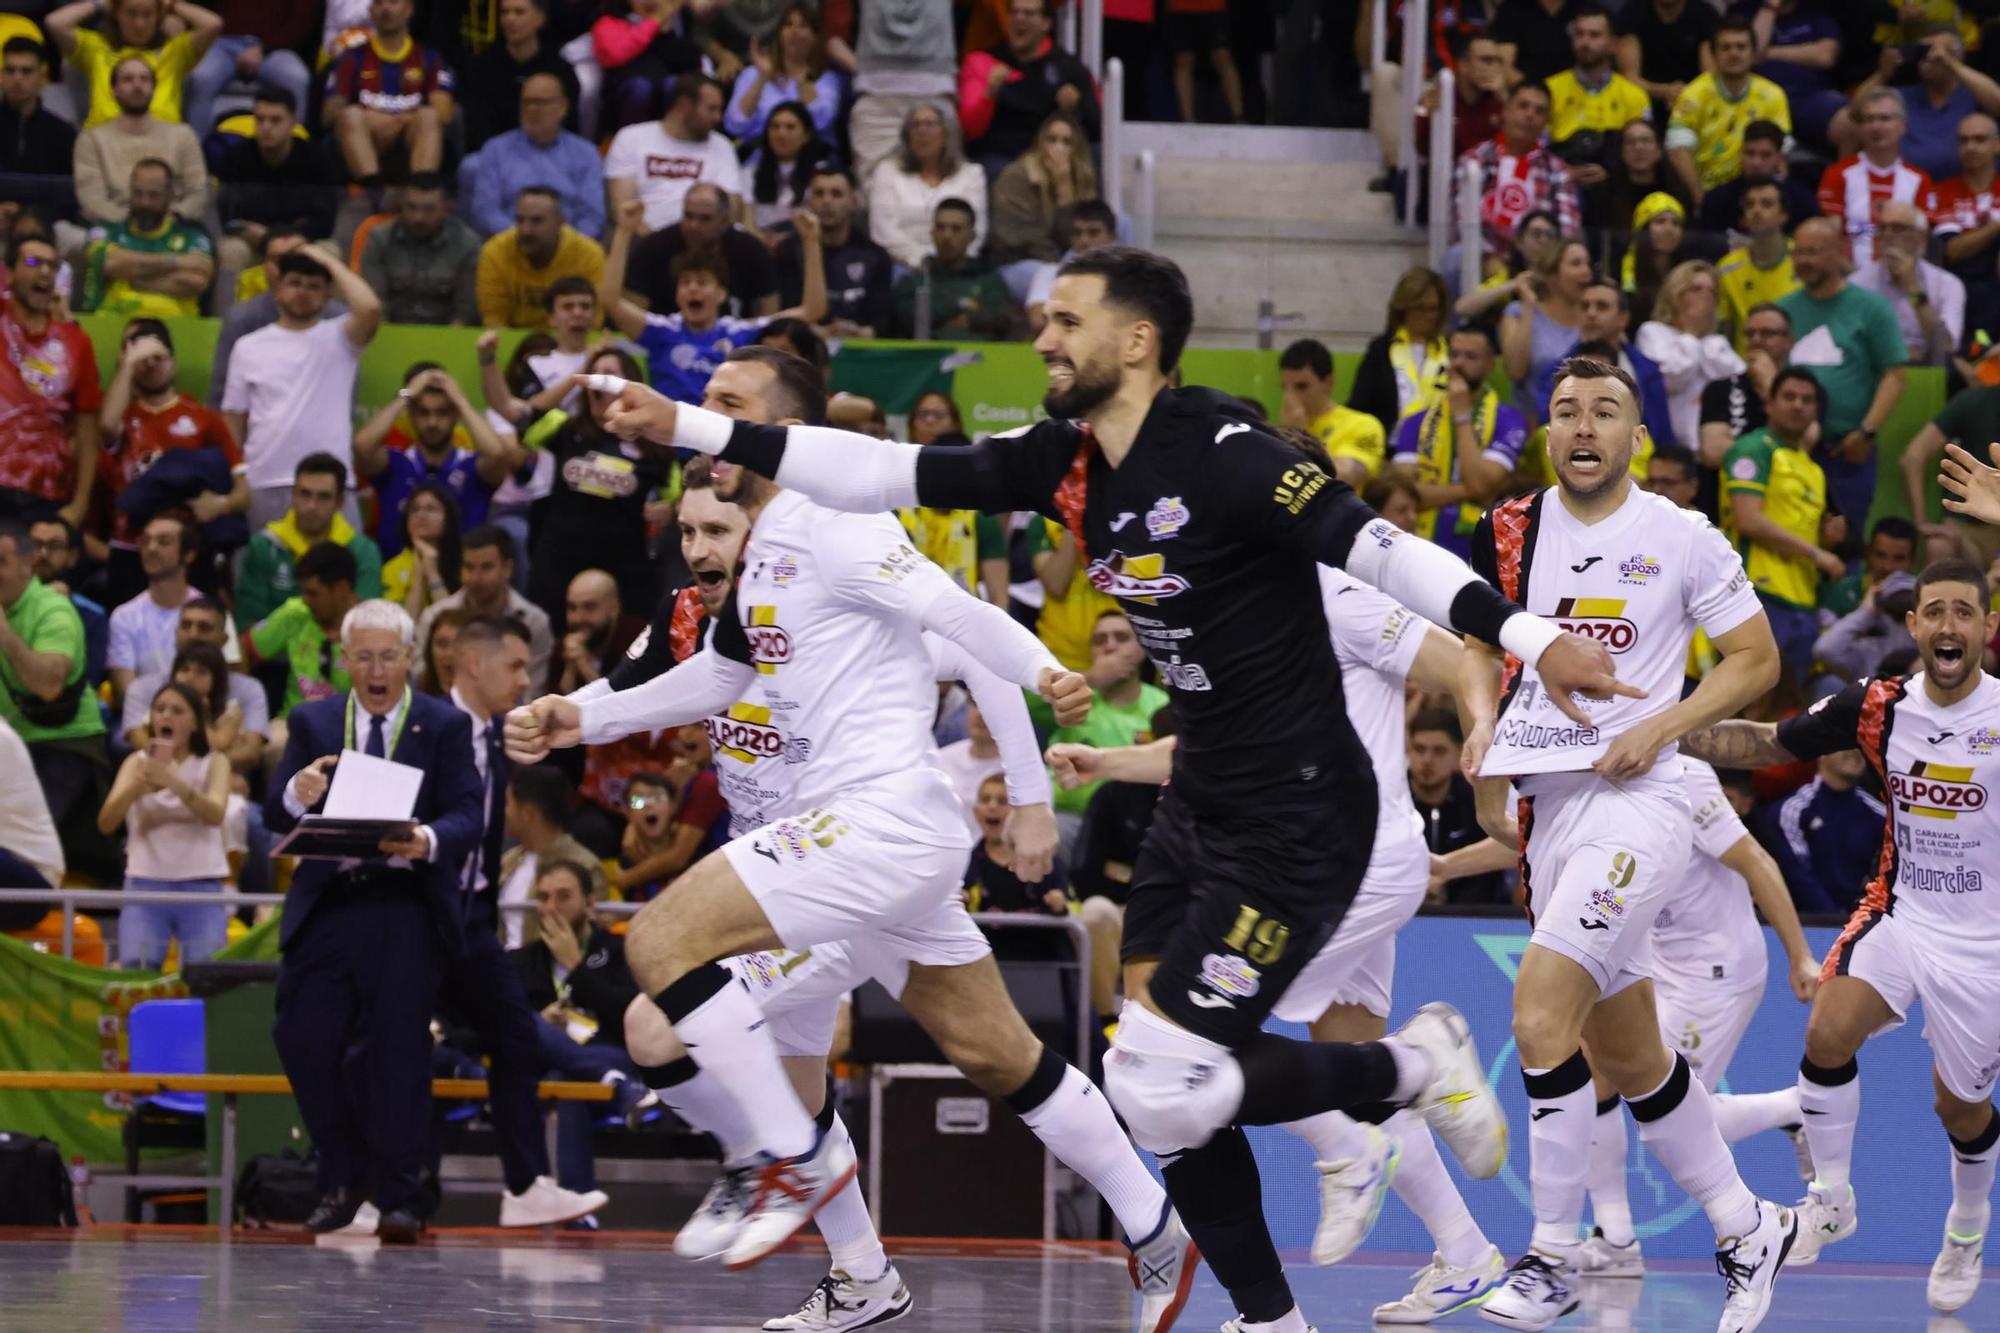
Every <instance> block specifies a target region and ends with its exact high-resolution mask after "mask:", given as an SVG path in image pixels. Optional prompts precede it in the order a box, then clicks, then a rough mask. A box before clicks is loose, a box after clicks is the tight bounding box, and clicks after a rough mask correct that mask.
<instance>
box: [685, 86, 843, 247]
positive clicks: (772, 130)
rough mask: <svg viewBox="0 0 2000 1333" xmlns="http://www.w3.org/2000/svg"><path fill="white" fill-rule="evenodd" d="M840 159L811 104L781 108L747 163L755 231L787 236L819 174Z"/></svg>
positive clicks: (748, 199)
mask: <svg viewBox="0 0 2000 1333" xmlns="http://www.w3.org/2000/svg"><path fill="white" fill-rule="evenodd" d="M837 159H838V154H837V153H836V152H835V150H834V147H833V145H832V144H830V143H828V142H827V141H826V140H824V139H822V138H820V137H819V132H818V131H817V130H815V129H814V128H813V122H812V113H811V112H809V111H808V110H807V109H806V105H805V103H803V102H780V103H778V105H776V106H774V107H772V108H771V114H770V115H769V116H767V117H766V118H765V120H764V129H763V131H762V132H761V133H760V134H759V135H758V138H757V146H756V148H755V149H753V150H752V152H751V154H750V156H749V157H748V158H746V159H745V160H744V163H743V167H744V170H745V172H747V173H748V181H749V193H748V195H747V197H746V198H745V200H744V202H745V203H746V204H747V205H748V206H749V209H750V225H751V226H752V227H754V228H755V229H756V230H757V231H758V232H760V233H762V234H763V235H764V236H765V238H766V239H767V240H773V241H775V240H776V238H777V237H778V236H779V235H780V234H783V233H785V232H787V231H788V229H789V228H790V227H791V224H792V214H793V213H795V212H797V211H798V210H799V209H800V208H803V207H804V206H805V202H806V191H807V189H808V187H809V186H810V185H811V183H812V177H813V173H814V172H815V171H817V170H819V169H820V168H821V167H824V166H830V165H834V164H835V163H836V161H837ZM845 169H846V168H844V167H843V168H842V170H845ZM683 218H685V214H683Z"/></svg>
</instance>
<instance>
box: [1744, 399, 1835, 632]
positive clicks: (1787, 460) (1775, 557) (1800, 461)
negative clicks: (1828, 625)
mask: <svg viewBox="0 0 2000 1333" xmlns="http://www.w3.org/2000/svg"><path fill="white" fill-rule="evenodd" d="M1722 487H1723V495H1724V497H1725V500H1726V498H1727V497H1728V496H1731V495H1754V496H1756V497H1757V498H1758V499H1760V500H1762V501H1763V502H1764V515H1765V517H1767V518H1769V519H1770V520H1771V521H1772V522H1773V523H1776V524H1777V525H1778V526H1779V527H1781V528H1783V529H1784V530H1785V531H1786V532H1789V533H1791V534H1792V535H1793V536H1794V537H1797V538H1799V539H1800V540H1801V541H1804V542H1806V543H1807V544H1808V545H1811V546H1818V545H1819V535H1820V533H1819V527H1820V520H1821V519H1823V518H1825V517H1826V473H1825V472H1824V471H1823V470H1822V469H1821V468H1820V465H1819V464H1818V463H1817V462H1815V461H1813V457H1812V455H1811V454H1808V453H1806V452H1805V451H1804V450H1802V449H1794V448H1793V447H1792V446H1791V445H1789V444H1786V443H1785V442H1784V441H1782V440H1780V439H1779V438H1778V437H1777V436H1775V435H1773V434H1772V433H1771V432H1770V430H1769V429H1768V428H1766V429H1760V430H1753V431H1751V432H1750V433H1749V434H1748V435H1745V436H1744V437H1743V438H1742V439H1740V440H1738V441H1737V442H1736V443H1735V444H1733V445H1731V446H1730V448H1729V453H1728V454H1727V455H1725V456H1724V458H1723V460H1722ZM1722 519H1723V522H1722V530H1723V531H1724V532H1726V533H1728V534H1729V536H1730V537H1731V538H1732V539H1733V540H1734V541H1735V542H1736V549H1737V551H1738V553H1739V554H1741V555H1742V557H1743V567H1744V568H1745V569H1746V570H1748V571H1749V573H1750V582H1751V584H1752V585H1753V586H1754V587H1755V588H1756V589H1757V591H1758V592H1760V593H1763V594H1764V595H1765V596H1767V597H1771V598H1775V599H1776V600H1778V601H1780V602H1783V603H1785V604H1786V605H1787V606H1795V607H1798V608H1800V609H1801V610H1806V611H1810V610H1812V609H1813V608H1814V607H1815V606H1817V605H1818V604H1819V566H1818V565H1816V564H1814V563H1813V562H1812V559H1811V558H1810V557H1809V556H1803V555H1781V554H1779V553H1778V552H1776V551H1773V550H1771V549H1770V548H1769V547H1766V546H1757V545H1754V544H1752V543H1751V542H1750V541H1748V540H1746V539H1745V538H1744V537H1742V536H1741V535H1740V534H1738V533H1737V531H1736V524H1735V522H1734V521H1733V516H1732V512H1731V510H1730V507H1729V506H1728V505H1727V504H1726V503H1725V504H1724V506H1723V510H1722Z"/></svg>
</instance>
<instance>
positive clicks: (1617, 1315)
mask: <svg viewBox="0 0 2000 1333" xmlns="http://www.w3.org/2000/svg"><path fill="white" fill-rule="evenodd" d="M890 1248H891V1251H892V1253H894V1254H895V1255H896V1256H897V1264H898V1267H899V1268H900V1269H901V1270H902V1273H903V1276H904V1278H905V1279H906V1281H907V1282H908V1283H909V1285H910V1288H911V1290H912V1291H913V1292H914V1294H915V1295H916V1298H917V1309H916V1312H915V1313H913V1314H911V1315H910V1316H909V1317H907V1318H905V1319H903V1320H900V1321H898V1322H897V1323H896V1324H895V1325H894V1327H895V1328H896V1329H897V1330H898V1331H899V1333H904V1331H906V1330H907V1333H917V1330H952V1331H953V1333H1040V1331H1041V1330H1062V1331H1064V1333H1100V1331H1102V1333H1111V1331H1112V1330H1126V1329H1130V1328H1131V1319H1132V1316H1133V1313H1134V1306H1133V1301H1132V1291H1131V1287H1130V1285H1129V1284H1128V1282H1127V1280H1126V1276H1125V1264H1124V1261H1123V1258H1122V1251H1118V1250H1116V1249H1114V1248H1112V1247H1107V1246H1092V1245H1077V1244H1059V1245H1049V1246H1043V1245H1039V1244H1034V1243H1029V1242H973V1243H955V1242H940V1241H915V1242H900V1243H892V1245H891V1247H890ZM1416 1263H1417V1257H1416V1256H1396V1255H1364V1256H1361V1257H1359V1258H1357V1259H1355V1260H1353V1261H1350V1262H1348V1263H1346V1264H1343V1265H1341V1266H1340V1267H1338V1268H1327V1269H1319V1268H1312V1267H1310V1266H1307V1265H1304V1264H1300V1265H1297V1266H1296V1267H1295V1268H1294V1272H1293V1283H1294V1286H1295V1288H1296V1290H1297V1291H1298V1294H1299V1297H1300V1300H1301V1302H1302V1303H1303V1305H1304V1307H1305V1310H1306V1313H1307V1315H1308V1317H1309V1318H1311V1319H1312V1321H1313V1322H1314V1323H1315V1324H1316V1325H1317V1326H1318V1328H1319V1329H1320V1333H1352V1331H1353V1330H1365V1329H1372V1328H1374V1327H1376V1326H1375V1325H1374V1323H1373V1321H1372V1320H1371V1318H1370V1316H1369V1312H1370V1311H1371V1310H1372V1309H1373V1308H1374V1306H1375V1305H1376V1304H1377V1303H1378V1302H1380V1301H1384V1300H1389V1299H1393V1298H1394V1297H1396V1296H1399V1295H1401V1294H1402V1293H1403V1292H1404V1291H1405V1290H1407V1286H1406V1282H1407V1275H1408V1272H1409V1270H1410V1269H1411V1268H1413V1267H1415V1266H1416ZM824 1272H825V1252H824V1251H823V1250H821V1249H819V1248H818V1247H817V1246H816V1245H815V1246H811V1247H803V1246H802V1247H799V1248H796V1249H794V1250H791V1251H788V1252H786V1253H784V1254H781V1255H778V1256H776V1257H775V1258H773V1259H771V1260H769V1261H768V1262H766V1263H764V1264H763V1265H761V1266H759V1267H758V1268H756V1269H754V1270H752V1271H750V1272H747V1273H741V1274H731V1273H726V1272H724V1271H722V1269H721V1268H720V1267H718V1266H715V1265H695V1264H686V1263H682V1262H680V1261H679V1260H677V1259H675V1258H674V1257H673V1256H672V1255H671V1254H670V1253H669V1252H668V1250H667V1237H665V1236H664V1235H661V1234H657V1233H629V1232H628V1233H614V1234H600V1235H596V1236H569V1235H561V1236H556V1235H551V1236H547V1237H540V1236H530V1237H526V1238H524V1237H522V1236H521V1235H519V1234H518V1233H501V1232H498V1231H492V1230H478V1229H472V1230H445V1231H442V1232H439V1233H436V1234H434V1235H433V1236H432V1237H431V1238H430V1239H428V1240H427V1241H426V1242H425V1243H424V1244H422V1245H419V1246H416V1247H413V1248H409V1249H387V1250H385V1249H383V1248H381V1247H380V1246H378V1245H377V1244H376V1243H375V1242H374V1241H373V1240H366V1241H344V1240H343V1241H322V1242H320V1243H318V1244H311V1243H309V1242H308V1241H307V1240H306V1239H305V1238H304V1237H303V1236H302V1235H299V1234H296V1233H290V1234H283V1233H264V1234H262V1235H252V1236H249V1237H247V1238H241V1237H240V1238H239V1239H237V1240H236V1241H234V1242H233V1243H231V1244H227V1245H224V1244H221V1243H219V1242H218V1241H217V1240H216V1238H215V1233H214V1232H213V1231H211V1230H209V1229H208V1228H204V1227H186V1228H174V1227H145V1228H126V1227H120V1226H98V1227H94V1228H91V1229H89V1230H88V1231H85V1232H34V1231H6V1230H0V1329H4V1330H46V1329H70V1330H79V1331H83V1330H90V1331H95V1330H106V1331H107V1333H108V1331H109V1330H122V1333H196V1331H197V1330H199V1331H200V1333H207V1331H208V1330H228V1329H264V1328H269V1329H303V1330H318V1329H324V1330H335V1329H338V1330H342V1331H343V1333H347V1331H349V1330H356V1329H397V1330H437V1331H438V1333H445V1331H446V1330H450V1331H452V1333H458V1331H459V1330H468V1329H657V1330H662V1331H663V1333H664V1331H667V1330H672V1331H674V1333H710V1331H711V1330H739V1329H755V1328H757V1327H758V1326H759V1325H760V1324H761V1323H762V1322H763V1321H764V1320H765V1319H767V1318H769V1317H771V1316H773V1315H777V1314H783V1313H787V1312H789V1311H790V1310H791V1309H792V1308H794V1307H795V1306H796V1305H797V1303H798V1302H799V1301H800V1300H801V1299H802V1298H803V1297H804V1296H805V1294H806V1293H807V1292H808V1291H809V1290H810V1289H811V1287H812V1284H813V1283H814V1282H816V1281H817V1280H818V1279H819V1277H820V1276H821V1275H822V1274H823V1273H824ZM1586 1288H1587V1290H1586V1294H1585V1305H1584V1308H1583V1310H1581V1311H1579V1312H1578V1313H1577V1314H1575V1315H1572V1316H1570V1317H1569V1318H1567V1319H1564V1320H1563V1321H1562V1322H1561V1323H1559V1324H1558V1325H1556V1328H1557V1330H1558V1331H1561V1330H1597V1329H1603V1330H1632V1333H1684V1331H1685V1333H1707V1331H1708V1330H1710V1329H1713V1328H1714V1327H1715V1319H1716V1315H1717V1311H1718V1306H1719V1304H1720V1300H1721V1280H1720V1279H1719V1278H1717V1277H1716V1276H1715V1274H1714V1272H1713V1271H1710V1270H1706V1269H1704V1268H1702V1267H1701V1266H1699V1265H1696V1264H1693V1263H1667V1264H1661V1265H1658V1266H1657V1271H1655V1272H1653V1273H1651V1274H1650V1275H1649V1276H1648V1277H1647V1278H1646V1280H1645V1281H1644V1282H1643V1283H1639V1282H1632V1281H1616V1282H1597V1283H1590V1284H1586ZM1231 1313H1232V1311H1231V1310H1230V1308H1229V1305H1228V1301H1227V1298H1226V1297H1225V1296H1224V1295H1223V1293H1222V1291H1221V1290H1220V1289H1219V1288H1218V1287H1217V1286H1216V1285H1215V1283H1214V1281H1213V1280H1212V1279H1211V1278H1210V1277H1209V1276H1208V1274H1207V1272H1206V1271H1204V1272H1203V1273H1202V1275H1201V1278H1200V1280H1199V1281H1198V1283H1197V1285H1196V1288H1195V1292H1194V1297H1193V1299H1192V1301H1191V1302H1190V1304H1189V1306H1188V1310H1187V1312H1186V1313H1185V1314H1184V1315H1183V1316H1182V1317H1181V1321H1180V1323H1179V1324H1178V1326H1177V1327H1178V1329H1180V1330H1183V1331H1184V1333H1211V1331H1212V1330H1214V1329H1216V1328H1217V1327H1218V1326H1219V1325H1220V1324H1221V1322H1222V1320H1224V1319H1225V1318H1228V1317H1229V1315H1230V1314H1231ZM1434 1327H1438V1328H1446V1329H1450V1328H1466V1329H1475V1328H1491V1327H1492V1325H1490V1324H1487V1323H1485V1322H1484V1321H1482V1320H1480V1319H1478V1318H1477V1317H1476V1316H1475V1315H1474V1314H1472V1313H1469V1312H1468V1313H1465V1314H1459V1315H1455V1316H1453V1317H1452V1318H1450V1319H1448V1320H1445V1321H1443V1322H1442V1323H1440V1324H1437V1325H1434ZM1764 1329H1765V1330H1766V1331H1767V1333H1842V1331H1843V1330H1852V1331H1853V1333H1967V1331H1968V1330H1971V1331H1973V1333H2000V1279H1996V1281H1995V1283H1994V1284H1992V1286H1991V1287H1990V1288H1989V1289H1988V1290H1986V1291H1983V1292H1982V1293H1981V1294H1980V1296H1979V1297H1978V1298H1977V1299H1975V1300H1974V1301H1973V1303H1972V1304H1971V1305H1970V1306H1968V1307H1967V1308H1966V1309H1965V1310H1962V1311H1960V1312H1959V1315H1958V1316H1957V1317H1955V1318H1952V1317H1946V1316H1941V1315H1936V1314H1933V1313H1932V1312H1931V1311H1930V1310H1929V1309H1928V1308H1927V1307H1926V1306H1925V1304H1924V1272H1923V1270H1921V1269H1918V1268H1905V1267H1888V1266H1873V1265H1863V1264H1836V1263H1828V1264H1822V1265H1819V1266H1816V1267H1813V1268H1808V1269H1801V1270H1799V1271H1797V1272H1796V1273H1793V1274H1790V1275H1788V1276H1787V1277H1786V1278H1785V1280H1784V1281H1783V1282H1781V1283H1780V1285H1779V1288H1778V1300H1777V1304H1776V1307H1775V1308H1774V1310H1773V1311H1772V1314H1771V1317H1770V1318H1769V1319H1768V1320H1767V1321H1766V1322H1765V1324H1764Z"/></svg>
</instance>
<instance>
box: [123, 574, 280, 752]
mask: <svg viewBox="0 0 2000 1333" xmlns="http://www.w3.org/2000/svg"><path fill="white" fill-rule="evenodd" d="M228 642H229V618H228V613H227V612H225V611H224V610H223V609H222V604H221V603H220V602H217V601H213V600H211V599H210V598H207V597H196V598H193V599H191V600H190V601H189V602H188V603H187V605H185V606H183V607H182V608H181V614H180V619H179V620H178V621H177V622H176V623H175V626H174V656H173V661H172V662H171V663H170V664H169V667H168V669H167V670H165V671H149V672H147V673H145V674H144V675H141V676H139V677H138V678H137V679H135V680H134V681H133V682H132V685H131V688H130V689H128V690H126V691H125V709H124V715H123V717H122V719H121V720H120V722H119V733H120V734H121V735H123V736H124V737H125V740H126V743H127V744H129V745H130V746H131V747H132V748H133V749H135V750H143V749H145V748H146V744H147V742H148V741H150V740H151V739H152V732H151V730H150V725H151V724H150V721H149V719H150V717H151V713H152V703H151V700H152V698H153V696H154V695H156V694H158V693H159V692H160V687H161V686H163V685H165V684H166V683H167V682H168V681H169V680H187V681H188V682H189V683H191V684H195V685H196V688H195V693H197V694H199V695H201V697H202V698H204V699H208V700H210V701H211V702H213V701H214V700H215V699H216V698H217V697H218V695H219V696H220V699H221V703H222V706H221V707H220V708H216V707H213V706H211V707H210V709H209V714H208V715H209V718H210V722H209V733H208V734H209V741H210V744H211V745H212V746H214V747H215V748H217V749H220V750H222V751H223V752H224V753H226V754H227V755H228V756H229V762H230V763H231V765H233V766H234V767H235V769H236V771H237V772H239V773H254V772H256V771H257V766H258V764H259V763H260V762H261V761H262V760H263V757H264V742H265V739H266V738H267V737H268V736H269V734H270V731H271V712H270V707H271V706H270V700H269V698H268V697H267V696H266V695H265V693H264V687H263V685H261V684H259V683H258V682H257V681H256V680H254V679H252V678H251V677H249V676H247V675H245V674H243V673H242V672H240V671H231V670H229V668H228V666H227V665H226V664H225V663H224V662H223V660H222V650H223V647H224V646H225V645H226V644H227V643H228ZM190 663H199V664H200V671H202V672H205V673H206V674H207V676H208V680H207V682H206V685H205V687H204V686H203V685H201V684H199V683H197V681H198V676H197V673H196V671H195V670H194V669H192V668H190V665H189V664H190ZM225 726H233V727H234V729H235V735H234V736H233V737H231V736H228V735H227V734H226V733H224V734H220V735H219V734H218V732H219V731H220V729H221V728H223V727H225ZM218 740H219V741H222V742H223V743H222V744H219V745H218V744H216V742H217V741H218Z"/></svg>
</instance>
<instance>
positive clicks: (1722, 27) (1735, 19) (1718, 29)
mask: <svg viewBox="0 0 2000 1333" xmlns="http://www.w3.org/2000/svg"><path fill="white" fill-rule="evenodd" d="M1725 32H1740V33H1742V34H1744V35H1745V36H1747V37H1748V38H1749V39H1750V45H1751V48H1752V49H1753V50H1754V49H1755V48H1756V45H1757V30H1756V29H1755V28H1753V27H1751V26H1750V20H1749V19H1746V18H1744V17H1743V16H1742V15H1741V14H1725V15H1723V16H1722V17H1721V18H1719V19H1717V20H1716V21H1715V26H1714V27H1713V28H1711V29H1709V37H1710V38H1711V39H1713V38H1716V37H1720V36H1721V35H1722V34H1723V33H1725Z"/></svg>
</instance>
